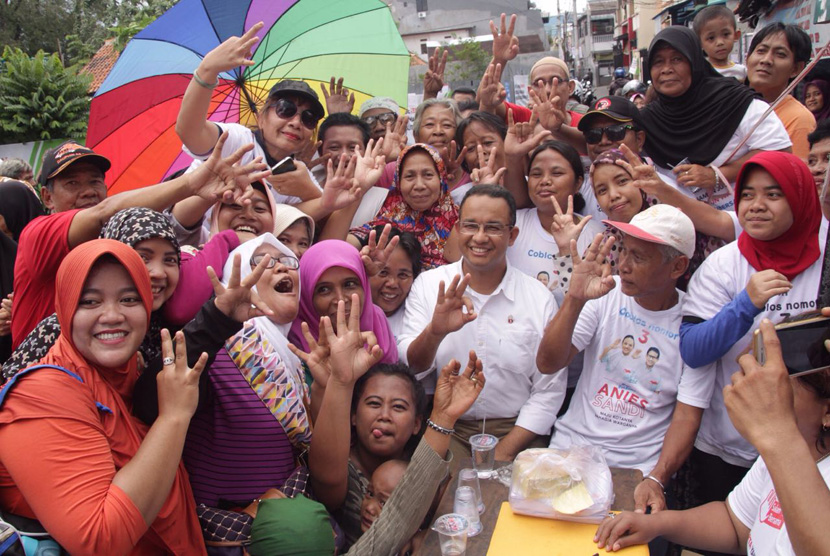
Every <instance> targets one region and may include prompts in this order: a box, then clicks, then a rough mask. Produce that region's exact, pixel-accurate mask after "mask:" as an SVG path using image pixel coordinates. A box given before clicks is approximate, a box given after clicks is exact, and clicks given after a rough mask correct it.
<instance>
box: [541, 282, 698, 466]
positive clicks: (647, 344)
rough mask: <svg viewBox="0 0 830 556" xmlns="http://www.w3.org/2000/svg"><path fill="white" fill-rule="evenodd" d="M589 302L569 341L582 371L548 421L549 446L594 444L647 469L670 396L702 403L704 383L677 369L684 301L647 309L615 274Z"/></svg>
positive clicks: (612, 461)
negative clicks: (580, 354)
mask: <svg viewBox="0 0 830 556" xmlns="http://www.w3.org/2000/svg"><path fill="white" fill-rule="evenodd" d="M614 281H615V282H616V284H617V285H616V287H615V288H614V289H613V290H611V291H610V292H609V293H608V294H607V295H605V296H603V297H601V298H599V299H594V300H591V301H589V302H588V303H586V304H585V307H584V308H583V309H582V313H580V315H579V319H578V320H577V323H576V327H575V328H574V333H573V337H572V339H571V343H572V344H573V346H574V347H576V348H577V349H578V350H583V349H584V350H585V363H584V367H583V370H582V376H580V377H579V383H578V384H577V386H576V392H575V393H574V396H573V398H572V399H571V405H570V407H568V411H567V413H565V415H563V416H562V417H561V418H559V420H558V421H556V426H555V432H554V434H553V437H552V438H551V442H550V446H551V448H563V449H564V448H568V447H570V446H571V445H572V444H586V443H587V444H592V445H595V446H600V447H601V448H602V450H603V452H604V454H605V458H606V460H607V461H608V465H610V466H612V467H627V468H635V469H639V470H641V471H642V472H643V473H648V472H650V471H651V470H652V469H653V468H654V465H655V464H656V463H657V459H658V458H659V456H660V449H661V447H662V445H663V437H664V436H665V434H666V431H667V430H668V428H669V423H670V422H671V416H672V413H673V411H674V405H675V400H676V399H678V397H679V396H682V397H681V401H683V403H687V404H689V405H693V406H695V407H706V405H707V403H708V401H709V400H708V397H707V395H708V388H707V386H708V384H707V381H706V380H704V379H703V378H702V377H700V375H698V374H696V373H690V374H688V375H687V374H686V373H684V372H683V362H682V360H681V358H680V321H681V315H682V310H681V307H682V305H683V302H684V296H685V294H683V293H682V292H680V291H678V292H677V293H678V302H677V304H676V305H675V306H674V307H672V308H670V309H667V310H665V311H649V310H646V309H644V308H642V307H641V306H640V305H638V304H637V302H636V301H635V300H634V298H632V297H630V296H627V295H625V294H624V293H622V290H621V287H620V279H619V277H618V276H615V277H614Z"/></svg>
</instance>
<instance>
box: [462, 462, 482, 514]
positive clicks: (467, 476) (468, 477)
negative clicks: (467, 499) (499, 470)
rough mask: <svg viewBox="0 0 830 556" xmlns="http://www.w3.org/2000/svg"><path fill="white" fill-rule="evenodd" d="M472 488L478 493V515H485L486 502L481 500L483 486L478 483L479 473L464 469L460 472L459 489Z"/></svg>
mask: <svg viewBox="0 0 830 556" xmlns="http://www.w3.org/2000/svg"><path fill="white" fill-rule="evenodd" d="M463 486H468V487H471V488H472V489H473V490H474V491H475V493H476V505H477V506H478V513H480V514H483V513H484V500H483V499H482V498H481V484H480V483H479V482H478V472H476V470H475V469H462V470H461V471H459V472H458V488H461V487H463Z"/></svg>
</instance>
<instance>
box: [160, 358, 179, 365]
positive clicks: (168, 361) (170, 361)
mask: <svg viewBox="0 0 830 556" xmlns="http://www.w3.org/2000/svg"><path fill="white" fill-rule="evenodd" d="M175 362H176V361H175V359H173V358H172V357H165V358H164V359H162V360H161V364H162V365H164V366H165V367H169V366H170V365H173V364H175Z"/></svg>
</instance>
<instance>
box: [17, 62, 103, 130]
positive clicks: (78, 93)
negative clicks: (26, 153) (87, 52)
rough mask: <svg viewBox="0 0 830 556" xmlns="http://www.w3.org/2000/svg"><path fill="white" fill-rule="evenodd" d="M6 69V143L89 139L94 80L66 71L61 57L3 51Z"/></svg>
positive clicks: (70, 69)
mask: <svg viewBox="0 0 830 556" xmlns="http://www.w3.org/2000/svg"><path fill="white" fill-rule="evenodd" d="M3 60H4V62H5V63H4V66H3V68H2V70H0V143H23V142H26V141H36V140H40V139H60V138H65V137H66V138H69V137H74V138H83V137H84V135H86V125H87V118H88V115H89V98H88V96H87V89H88V87H89V83H90V80H91V78H90V77H89V76H85V75H79V74H78V73H77V72H76V71H75V69H74V68H65V67H64V65H63V64H62V63H61V60H60V58H59V57H58V55H57V54H52V55H48V54H46V53H44V52H43V51H42V50H41V51H38V52H37V54H35V55H34V56H29V55H28V54H27V53H25V52H23V51H22V50H21V49H19V48H11V47H9V46H7V47H6V48H5V49H4V50H3Z"/></svg>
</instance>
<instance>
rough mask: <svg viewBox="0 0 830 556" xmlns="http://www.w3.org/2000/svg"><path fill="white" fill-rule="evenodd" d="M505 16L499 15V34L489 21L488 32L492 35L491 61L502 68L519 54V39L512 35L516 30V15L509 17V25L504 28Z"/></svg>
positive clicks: (493, 24)
mask: <svg viewBox="0 0 830 556" xmlns="http://www.w3.org/2000/svg"><path fill="white" fill-rule="evenodd" d="M505 18H506V16H505V14H501V32H499V29H498V28H497V27H496V24H495V23H493V20H492V19H491V20H490V32H491V33H493V60H495V61H496V62H498V63H501V64H502V66H503V65H504V64H505V63H507V62H508V61H509V60H512V59H513V58H515V57H516V56H518V54H519V39H518V38H517V37H515V36H514V35H513V30H514V29H515V28H516V14H513V15H511V16H510V25H509V26H507V27H506V26H505Z"/></svg>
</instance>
